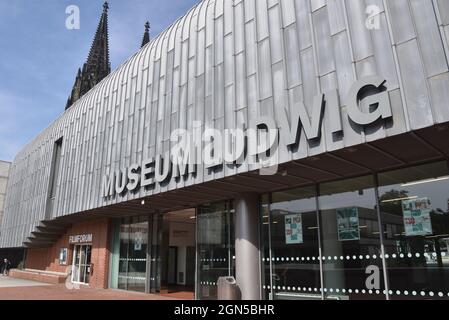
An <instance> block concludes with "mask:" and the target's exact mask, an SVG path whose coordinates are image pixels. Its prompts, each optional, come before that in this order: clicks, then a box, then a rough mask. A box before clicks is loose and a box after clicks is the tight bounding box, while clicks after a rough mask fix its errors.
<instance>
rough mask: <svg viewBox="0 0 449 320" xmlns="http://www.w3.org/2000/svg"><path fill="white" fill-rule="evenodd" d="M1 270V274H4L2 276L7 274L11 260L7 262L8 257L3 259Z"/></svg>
mask: <svg viewBox="0 0 449 320" xmlns="http://www.w3.org/2000/svg"><path fill="white" fill-rule="evenodd" d="M2 267H3V270H2V274H3V275H4V276H8V274H9V269H10V267H11V262H9V260H8V259H6V258H5V259H3V266H2Z"/></svg>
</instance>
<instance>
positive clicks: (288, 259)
mask: <svg viewBox="0 0 449 320" xmlns="http://www.w3.org/2000/svg"><path fill="white" fill-rule="evenodd" d="M441 256H442V257H446V256H449V254H448V253H446V252H442V253H441ZM382 257H383V256H382V255H376V254H373V255H365V256H363V255H359V256H357V255H353V256H346V257H345V256H334V257H332V256H319V257H316V256H309V257H272V258H271V261H273V262H281V263H295V262H299V261H303V262H304V261H307V262H315V261H320V260H322V261H329V262H332V261H344V260H348V261H350V260H370V261H371V260H377V259H382ZM421 257H425V258H431V257H433V258H435V257H437V254H436V253H431V254H429V253H427V252H426V253H422V254H421V253H419V252H417V253H407V254H404V253H399V254H397V253H393V254H385V259H386V260H388V259H405V258H409V259H412V258H421ZM233 259H234V260H235V257H233ZM201 261H213V262H226V259H202V260H201ZM262 261H263V262H267V263H269V262H270V258H262Z"/></svg>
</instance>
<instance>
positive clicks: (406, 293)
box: [206, 283, 449, 298]
mask: <svg viewBox="0 0 449 320" xmlns="http://www.w3.org/2000/svg"><path fill="white" fill-rule="evenodd" d="M206 284H209V283H206ZM210 285H216V284H213V283H210ZM263 288H264V289H266V290H271V287H270V286H263ZM273 290H279V291H281V290H282V291H297V292H302V293H311V292H315V293H318V292H323V291H324V292H325V293H328V294H332V293H333V294H353V293H354V294H362V295H381V294H382V295H385V294H386V291H385V290H382V291H381V290H366V289H339V288H313V287H300V286H298V287H295V286H288V287H285V286H282V287H281V286H273ZM388 294H389V295H390V296H393V295H396V296H409V295H412V296H418V295H420V296H421V297H426V296H429V297H435V296H438V297H440V298H444V297H445V293H444V292H441V291H440V292H438V293H435V292H434V291H429V292H425V291H420V292H418V291H411V292H410V291H408V290H404V291H401V290H388ZM447 296H448V297H449V293H447Z"/></svg>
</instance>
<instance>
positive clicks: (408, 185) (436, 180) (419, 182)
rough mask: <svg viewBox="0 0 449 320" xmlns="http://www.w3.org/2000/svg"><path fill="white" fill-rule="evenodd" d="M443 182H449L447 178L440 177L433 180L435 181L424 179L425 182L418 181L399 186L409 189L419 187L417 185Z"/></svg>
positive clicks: (448, 177)
mask: <svg viewBox="0 0 449 320" xmlns="http://www.w3.org/2000/svg"><path fill="white" fill-rule="evenodd" d="M444 180H449V176H446V177H441V178H435V179H426V180H420V181H414V182H409V183H404V184H403V185H401V186H402V187H410V186H416V185H419V184H426V183H432V182H438V181H444Z"/></svg>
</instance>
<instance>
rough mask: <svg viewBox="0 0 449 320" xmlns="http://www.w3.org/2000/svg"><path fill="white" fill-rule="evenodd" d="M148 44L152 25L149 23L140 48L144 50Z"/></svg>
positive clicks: (146, 25) (146, 24)
mask: <svg viewBox="0 0 449 320" xmlns="http://www.w3.org/2000/svg"><path fill="white" fill-rule="evenodd" d="M148 42H150V23H149V22H148V21H147V22H146V23H145V33H144V34H143V40H142V45H141V46H140V47H141V48H143V47H144V46H145V45H146V44H147V43H148Z"/></svg>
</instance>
